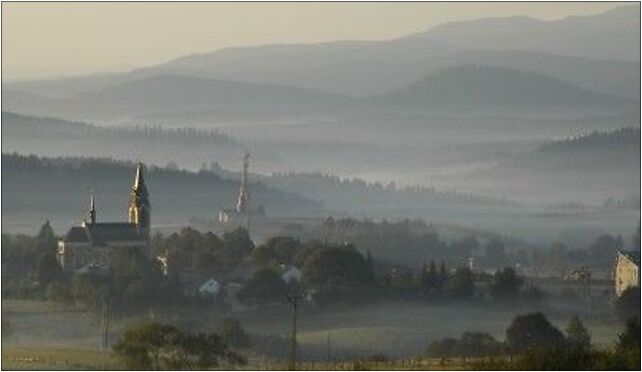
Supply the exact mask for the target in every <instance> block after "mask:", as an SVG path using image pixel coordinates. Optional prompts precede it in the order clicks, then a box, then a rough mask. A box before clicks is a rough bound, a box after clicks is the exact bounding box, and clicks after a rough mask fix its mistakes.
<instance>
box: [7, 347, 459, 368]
mask: <svg viewBox="0 0 642 372" xmlns="http://www.w3.org/2000/svg"><path fill="white" fill-rule="evenodd" d="M225 368H229V367H228V366H226V367H225ZM234 368H235V369H238V370H257V369H259V370H286V369H287V368H288V366H287V364H286V363H285V362H275V361H271V360H265V359H262V358H252V357H250V358H249V360H248V364H246V365H239V366H235V367H234ZM2 369H3V370H120V369H124V366H123V365H122V363H121V362H120V360H119V359H118V358H117V357H116V356H115V355H113V353H111V352H108V351H96V350H82V349H60V348H38V347H3V348H2ZM297 369H298V370H344V371H349V370H358V369H365V370H463V369H466V365H465V364H463V363H462V361H461V360H460V359H450V360H446V361H444V362H443V363H442V361H441V360H439V359H431V358H424V359H403V360H395V361H386V362H371V361H368V362H366V361H356V362H333V363H298V364H297Z"/></svg>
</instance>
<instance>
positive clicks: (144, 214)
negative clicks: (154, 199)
mask: <svg viewBox="0 0 642 372" xmlns="http://www.w3.org/2000/svg"><path fill="white" fill-rule="evenodd" d="M149 214H150V204H149V194H148V193H147V186H145V179H144V177H143V163H141V162H138V166H137V167H136V178H135V179H134V185H133V186H132V191H131V194H130V197H129V208H128V210H127V215H128V220H129V222H130V223H134V224H136V225H139V226H140V227H143V228H145V229H146V230H147V231H149Z"/></svg>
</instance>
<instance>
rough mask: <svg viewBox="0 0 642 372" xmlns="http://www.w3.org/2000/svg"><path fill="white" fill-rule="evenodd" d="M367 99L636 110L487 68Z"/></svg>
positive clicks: (451, 106)
mask: <svg viewBox="0 0 642 372" xmlns="http://www.w3.org/2000/svg"><path fill="white" fill-rule="evenodd" d="M368 101H370V102H371V103H372V104H374V105H376V106H377V107H381V106H388V107H397V108H405V109H413V110H434V109H447V110H456V111H460V110H465V109H471V108H473V109H477V110H486V109H490V110H493V111H495V110H497V109H501V108H503V109H510V110H515V111H517V110H547V111H549V112H550V111H554V110H577V109H598V108H602V109H606V108H612V109H618V108H623V107H635V102H634V101H632V100H627V99H621V98H618V97H614V96H607V95H603V94H599V93H594V92H590V91H587V90H584V89H581V88H578V87H576V86H574V85H572V84H569V83H566V82H564V81H561V80H558V79H554V78H551V77H548V76H545V75H540V74H535V73H531V72H524V71H518V70H514V69H509V68H502V67H494V66H486V65H463V66H456V67H449V68H446V69H443V70H441V71H438V72H437V73H435V74H432V75H430V76H428V77H426V78H423V79H421V80H419V81H418V82H416V83H414V84H412V85H410V86H408V87H405V88H402V89H399V90H396V91H394V92H391V93H388V94H385V95H382V96H379V97H375V98H373V99H369V100H368Z"/></svg>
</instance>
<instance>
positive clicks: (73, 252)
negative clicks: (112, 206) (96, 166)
mask: <svg viewBox="0 0 642 372" xmlns="http://www.w3.org/2000/svg"><path fill="white" fill-rule="evenodd" d="M150 211H151V206H150V203H149V195H148V193H147V187H146V186H145V179H144V177H143V165H142V164H141V163H138V166H137V168H136V178H135V179H134V185H133V186H132V189H131V193H130V199H129V207H128V209H127V216H128V222H97V220H96V204H95V201H94V197H93V195H92V196H91V200H90V206H89V212H88V215H87V218H86V219H85V221H83V222H82V223H81V225H80V226H74V227H72V228H71V229H70V230H69V232H68V233H67V234H66V235H65V237H64V238H63V239H61V240H60V241H59V242H58V262H59V263H60V265H61V266H62V268H63V269H64V270H65V271H79V270H81V271H87V270H89V269H91V268H94V269H97V270H98V269H100V268H106V267H107V266H108V264H109V262H110V258H111V255H112V254H113V252H114V251H115V250H117V249H118V248H124V247H134V248H140V249H142V250H144V251H145V253H147V250H148V246H149V236H150Z"/></svg>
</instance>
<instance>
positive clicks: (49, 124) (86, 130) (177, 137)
mask: <svg viewBox="0 0 642 372" xmlns="http://www.w3.org/2000/svg"><path fill="white" fill-rule="evenodd" d="M2 135H3V136H7V137H10V138H14V137H15V138H29V139H35V138H41V139H52V138H66V139H70V140H71V139H78V138H82V139H103V140H139V141H147V142H152V141H154V142H156V143H175V142H181V143H188V144H190V145H194V144H199V143H206V144H208V145H212V144H223V143H227V144H238V141H237V140H236V139H234V138H233V137H231V136H229V135H227V134H225V133H222V132H220V131H217V130H215V129H195V128H162V127H157V126H156V127H155V126H139V127H99V126H95V125H91V124H87V123H83V122H75V121H67V120H63V119H57V118H50V117H37V116H29V115H21V114H17V113H13V112H7V111H3V112H2Z"/></svg>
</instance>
